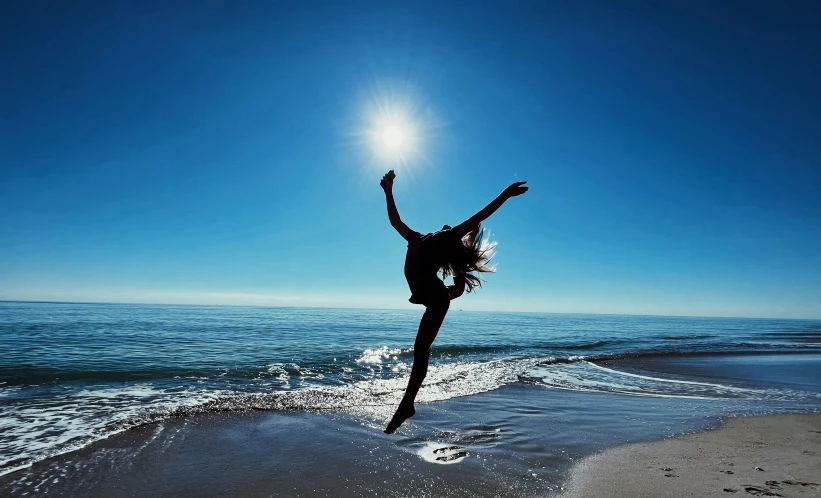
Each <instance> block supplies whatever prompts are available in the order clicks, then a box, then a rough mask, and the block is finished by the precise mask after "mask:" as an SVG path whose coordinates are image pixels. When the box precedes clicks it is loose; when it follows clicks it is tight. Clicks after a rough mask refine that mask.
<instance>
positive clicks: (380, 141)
mask: <svg viewBox="0 0 821 498" xmlns="http://www.w3.org/2000/svg"><path fill="white" fill-rule="evenodd" d="M370 122H371V124H370V130H369V131H368V135H369V137H370V138H369V142H370V147H371V150H372V151H373V153H374V155H375V156H376V157H377V158H378V159H379V160H380V161H379V162H382V163H385V162H387V163H393V164H397V163H402V164H407V163H409V162H412V161H413V159H414V156H416V155H417V154H418V152H419V146H420V140H419V135H418V134H417V131H416V130H417V126H416V123H415V122H414V121H413V120H412V119H411V118H410V117H409V116H408V114H407V113H406V112H404V111H403V110H401V109H382V111H381V112H380V113H377V114H375V115H373V116H371V118H370Z"/></svg>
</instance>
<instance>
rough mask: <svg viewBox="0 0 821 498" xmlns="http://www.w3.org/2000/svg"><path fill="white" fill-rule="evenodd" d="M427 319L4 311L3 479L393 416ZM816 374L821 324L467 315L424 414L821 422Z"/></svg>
mask: <svg viewBox="0 0 821 498" xmlns="http://www.w3.org/2000/svg"><path fill="white" fill-rule="evenodd" d="M421 313H422V310H421V308H420V309H419V310H367V309H314V308H266V307H227V306H163V305H128V304H70V303H24V302H0V475H3V474H8V473H10V472H14V471H15V470H18V469H21V468H24V467H27V466H30V465H31V464H32V463H34V462H36V461H41V460H44V459H47V458H49V457H50V456H54V455H57V454H62V453H66V452H69V451H72V450H75V449H79V448H82V447H84V446H87V445H89V444H91V443H93V442H94V441H97V440H100V439H103V438H106V437H108V436H110V435H112V434H116V433H118V432H122V431H124V430H127V429H129V428H131V427H135V426H139V425H144V424H147V423H152V422H157V421H160V420H164V419H168V418H172V417H185V416H188V415H190V414H199V413H209V412H217V411H248V410H296V411H314V412H318V413H322V412H324V411H337V412H339V411H344V412H347V413H352V414H354V415H356V414H357V410H360V411H361V410H363V409H364V408H366V407H382V408H383V410H382V412H383V413H387V414H390V412H391V410H392V408H393V407H394V406H395V405H396V403H398V400H399V399H400V398H401V395H402V392H403V389H404V387H405V384H406V382H407V376H408V374H409V372H410V368H411V366H412V360H413V349H412V345H413V340H414V336H415V332H416V328H417V326H418V322H419V319H420V317H421ZM819 365H821V321H817V320H816V321H813V320H774V319H741V318H698V317H696V318H694V317H659V316H623V315H578V314H543V313H490V312H461V311H455V310H452V311H451V312H449V313H448V316H447V318H446V320H445V323H444V325H443V326H442V329H441V331H440V333H439V335H438V337H437V339H436V341H435V343H434V345H433V349H432V353H431V368H430V371H429V374H428V377H427V379H426V381H425V385H424V387H423V389H422V390H421V391H420V393H419V397H418V401H419V402H420V403H435V402H438V401H444V400H448V399H451V398H455V397H469V396H472V395H477V394H480V393H486V392H489V391H493V390H495V389H498V388H500V387H502V386H505V385H519V386H522V388H523V389H559V390H562V391H577V392H601V393H608V394H611V395H612V394H616V395H622V396H638V397H645V398H647V397H649V398H658V399H662V398H676V399H692V400H715V401H717V402H721V403H723V405H722V406H726V407H729V409H728V410H725V412H726V411H730V412H732V411H735V412H755V413H771V412H788V411H817V410H819V409H821V369H820V368H819ZM363 416H365V415H364V414H363ZM420 454H423V455H422V456H423V457H424V451H421V453H420ZM428 456H430V455H428ZM456 461H458V460H456Z"/></svg>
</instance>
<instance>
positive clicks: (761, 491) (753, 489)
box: [744, 486, 784, 496]
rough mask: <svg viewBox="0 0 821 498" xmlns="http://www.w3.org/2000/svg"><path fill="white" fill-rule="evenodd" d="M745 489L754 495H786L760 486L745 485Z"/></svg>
mask: <svg viewBox="0 0 821 498" xmlns="http://www.w3.org/2000/svg"><path fill="white" fill-rule="evenodd" d="M744 491H746V492H748V493H750V494H751V495H754V496H784V495H780V494H778V493H776V492H775V491H770V490H769V489H767V488H762V487H760V486H744Z"/></svg>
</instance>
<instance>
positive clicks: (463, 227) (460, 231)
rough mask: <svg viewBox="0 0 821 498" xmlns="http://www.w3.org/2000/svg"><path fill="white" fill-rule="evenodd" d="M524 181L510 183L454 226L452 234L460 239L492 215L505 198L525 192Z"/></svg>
mask: <svg viewBox="0 0 821 498" xmlns="http://www.w3.org/2000/svg"><path fill="white" fill-rule="evenodd" d="M525 183H527V182H516V183H511V184H510V185H509V186H508V187H507V188H506V189H505V190H504V191H503V192H502V193H501V194H499V195H498V196H497V197H496V198H495V199H493V200H492V201H490V204H488V205H487V206H485V207H483V208H482V210H481V211H479V212H478V213H476V214H474V215H473V216H471V217H470V218H468V219H467V220H465V221H463V222H462V223H461V224H459V225H458V226H457V227H456V228H454V229H453V233H454V235H456V237H458V238H460V239H461V238H462V237H464V236H465V235H467V234H468V233H469V232H470V231H471V230H473V229H475V228H476V227H478V226H479V223H481V222H483V221H485V220H486V219H488V218H490V215H492V214H493V213H495V212H496V210H497V209H499V208H500V207H502V204H504V203H505V201H506V200H508V199H510V198H511V197H516V196H517V195H522V194H524V193H525V192H527V187H526V186H525Z"/></svg>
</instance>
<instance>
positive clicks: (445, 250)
mask: <svg viewBox="0 0 821 498" xmlns="http://www.w3.org/2000/svg"><path fill="white" fill-rule="evenodd" d="M394 178H396V174H395V173H394V172H393V170H391V171H388V173H387V174H386V175H385V176H383V177H382V181H381V182H379V184H380V185H381V186H382V189H383V190H384V191H385V200H386V201H387V204H388V219H389V220H390V222H391V225H392V226H393V228H395V229H396V231H397V232H399V235H401V236H402V237H403V238H404V239H405V240H407V241H408V252H407V255H406V256H405V278H406V279H407V281H408V287H410V290H411V297H410V299H409V301H410V302H412V303H414V304H422V305H424V306H425V308H426V309H425V314H424V315H422V321H421V322H419V331H418V332H417V333H416V342H415V343H414V344H413V369H412V370H411V375H410V380H409V381H408V388H407V389H406V390H405V396H404V397H403V398H402V401H401V402H400V403H399V407H398V408H397V409H396V413H395V414H394V415H393V418H392V419H391V421H390V423H388V426H387V427H386V428H385V432H386V433H388V434H391V433H393V431H395V430H396V429H397V428H399V426H400V425H402V423H403V422H404V421H405V420H407V419H408V418H410V417H412V416H413V415H414V414H415V413H416V409H414V407H413V402H414V400H415V399H416V394H417V393H418V392H419V388H420V387H421V386H422V381H423V380H424V379H425V375H427V373H428V359H429V357H430V346H431V344H433V340H434V339H436V334H437V333H439V327H440V326H441V325H442V322H443V321H444V320H445V314H446V313H447V312H448V308H449V307H450V300H451V299H456V298H457V297H459V296H461V295H462V294H463V293H464V292H465V289H466V288H467V291H468V292H471V291H472V290H474V289H475V288H476V287H481V285H482V281H481V280H480V278H479V276H478V275H477V274H478V273H482V272H492V271H493V268H492V267H490V266H489V263H490V259H491V258H492V257H493V247H494V244H489V243H487V242H486V241H484V240H483V239H482V235H483V230H482V229H481V227H480V224H481V223H482V222H483V221H484V220H486V219H487V218H488V217H490V215H492V214H493V213H494V212H495V211H496V210H497V209H499V207H500V206H501V205H502V204H504V202H505V201H506V200H508V199H509V198H511V197H515V196H517V195H521V194H524V193H525V192H527V187H526V186H525V183H527V182H516V183H514V184H512V185H510V186H509V187H507V188H506V189H505V190H504V192H502V193H501V194H499V196H498V197H496V199H494V200H493V202H491V203H490V204H488V205H487V206H485V207H484V208H483V209H482V210H481V211H479V212H478V213H476V214H474V215H473V216H471V217H470V218H468V219H467V220H466V221H464V222H463V223H462V224H460V225H458V226H457V227H456V228H451V227H449V226H448V225H445V226H443V227H442V230H440V231H438V232H435V233H429V234H426V235H422V234H420V233H419V232H416V231H414V230H411V229H410V228H408V226H407V225H405V224H404V223H403V222H402V219H401V218H400V217H399V211H397V210H396V203H395V202H394V200H393V180H394ZM439 272H442V278H443V279H444V278H447V277H449V276H452V277H453V285H450V286H446V285H445V283H444V282H443V281H442V280H441V279H440V278H439V276H438V273H439Z"/></svg>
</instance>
